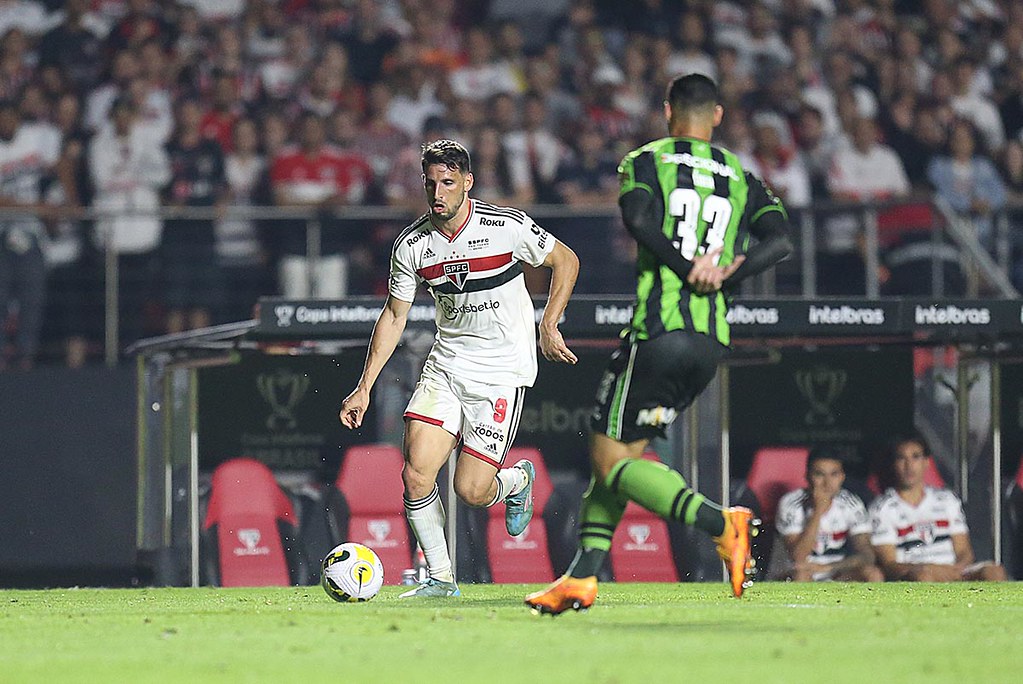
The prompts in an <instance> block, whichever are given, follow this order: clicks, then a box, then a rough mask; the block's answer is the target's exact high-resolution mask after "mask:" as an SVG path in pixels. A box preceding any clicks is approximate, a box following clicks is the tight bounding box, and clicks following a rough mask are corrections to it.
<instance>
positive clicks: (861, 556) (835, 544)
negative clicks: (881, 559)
mask: <svg viewBox="0 0 1023 684" xmlns="http://www.w3.org/2000/svg"><path fill="white" fill-rule="evenodd" d="M843 456H844V455H843V454H842V453H841V451H840V450H838V449H836V448H834V447H816V448H814V449H813V450H811V451H810V455H809V456H808V457H807V459H806V481H807V483H808V485H807V486H806V487H805V488H803V489H795V490H793V491H791V492H788V493H787V494H785V495H784V496H783V497H782V498H781V500H780V501H779V502H778V522H777V527H778V534H779V535H780V536H781V538H782V541H783V542H784V543H785V549H786V550H787V551H788V553H789V559H790V565H789V567H788V569H787V572H786V576H787V577H788V578H789V579H792V580H794V581H796V582H807V581H811V580H812V581H821V580H837V581H854V582H882V581H884V575H883V574H882V573H881V571H880V570H879V569H878V568H877V566H876V565H874V552H873V550H872V549H871V547H870V520H869V519H868V518H867V509H866V507H864V505H863V501H862V500H861V499H860V497H858V496H856V495H855V494H853V493H852V492H850V491H849V490H848V489H844V488H843V486H842V485H843V484H844V483H845V465H844V462H843Z"/></svg>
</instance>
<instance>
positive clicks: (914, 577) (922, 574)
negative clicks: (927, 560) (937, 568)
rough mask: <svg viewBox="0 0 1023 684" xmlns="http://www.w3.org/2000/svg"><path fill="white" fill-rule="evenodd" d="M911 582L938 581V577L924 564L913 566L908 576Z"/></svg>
mask: <svg viewBox="0 0 1023 684" xmlns="http://www.w3.org/2000/svg"><path fill="white" fill-rule="evenodd" d="M907 579H909V580H910V581H912V582H938V581H939V578H938V575H937V573H935V572H934V571H933V570H931V569H930V568H929V567H927V566H926V565H925V566H923V567H920V568H914V569H913V570H912V571H911V572H910V573H909V576H908V578H907Z"/></svg>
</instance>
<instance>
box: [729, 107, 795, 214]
mask: <svg viewBox="0 0 1023 684" xmlns="http://www.w3.org/2000/svg"><path fill="white" fill-rule="evenodd" d="M753 141H754V142H753V155H752V156H750V157H747V156H742V157H740V159H741V160H742V163H743V166H744V167H745V168H746V170H747V171H750V172H751V173H754V174H756V175H758V176H760V178H761V179H762V180H763V181H764V182H765V183H766V184H767V186H768V187H770V188H771V190H772V191H773V192H774V193H775V194H777V195H778V196H779V197H780V198H781V199H782V201H784V202H785V206H786V208H788V209H802V208H804V207H806V206H807V205H809V204H810V177H809V175H808V174H807V172H806V166H804V165H803V158H802V155H800V154H799V151H798V150H797V149H796V148H795V146H794V145H793V144H792V140H791V133H790V132H789V128H788V126H787V125H786V123H785V120H784V119H782V117H781V116H779V115H778V114H775V113H774V112H760V113H758V114H756V115H754V117H753Z"/></svg>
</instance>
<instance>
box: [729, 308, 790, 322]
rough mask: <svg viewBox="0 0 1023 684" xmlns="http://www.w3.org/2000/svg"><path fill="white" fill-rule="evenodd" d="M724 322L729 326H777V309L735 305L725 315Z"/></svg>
mask: <svg viewBox="0 0 1023 684" xmlns="http://www.w3.org/2000/svg"><path fill="white" fill-rule="evenodd" d="M725 320H726V321H728V323H729V324H730V325H777V324H778V320H779V316H778V309H776V308H775V307H773V306H743V305H742V304H736V305H735V306H733V307H732V308H731V309H729V310H728V313H727V314H725Z"/></svg>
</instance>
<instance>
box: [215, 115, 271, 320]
mask: <svg viewBox="0 0 1023 684" xmlns="http://www.w3.org/2000/svg"><path fill="white" fill-rule="evenodd" d="M265 170H266V159H265V158H264V157H263V156H262V155H261V154H260V153H259V132H258V129H257V128H256V123H255V122H254V121H253V120H252V119H248V118H243V119H239V120H238V121H236V122H235V124H234V143H233V145H232V151H231V152H230V153H229V154H228V155H227V156H226V158H225V159H224V178H225V180H226V182H227V193H226V199H227V210H226V212H225V215H224V218H223V219H221V220H220V221H218V222H217V225H216V254H217V265H218V267H219V268H220V270H221V273H222V274H223V279H224V285H225V288H224V299H223V309H222V313H221V315H220V316H218V318H219V319H220V320H221V321H238V320H243V319H246V318H248V317H249V316H250V315H251V313H252V305H253V303H254V302H255V300H256V298H257V297H258V296H259V295H262V294H270V292H271V290H272V287H273V286H272V284H271V283H269V282H268V280H269V279H268V278H267V277H266V260H267V254H266V250H265V249H264V248H263V245H262V242H261V240H260V235H259V231H258V229H257V225H256V221H255V220H253V219H252V218H249V217H244V216H240V215H239V212H238V211H232V210H233V209H248V208H251V207H252V206H253V205H256V204H259V199H260V198H259V191H260V188H259V184H260V181H261V179H262V177H263V174H264V172H265Z"/></svg>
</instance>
